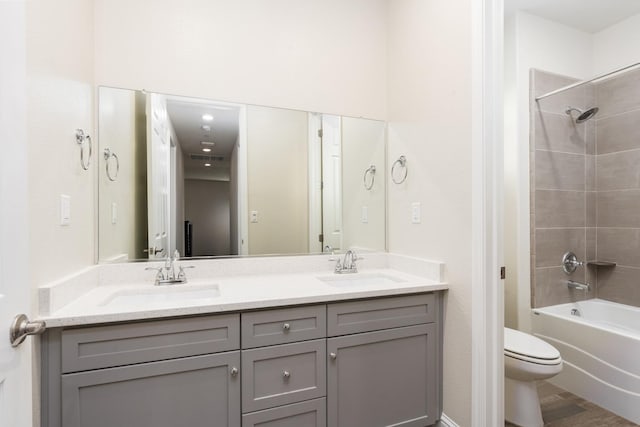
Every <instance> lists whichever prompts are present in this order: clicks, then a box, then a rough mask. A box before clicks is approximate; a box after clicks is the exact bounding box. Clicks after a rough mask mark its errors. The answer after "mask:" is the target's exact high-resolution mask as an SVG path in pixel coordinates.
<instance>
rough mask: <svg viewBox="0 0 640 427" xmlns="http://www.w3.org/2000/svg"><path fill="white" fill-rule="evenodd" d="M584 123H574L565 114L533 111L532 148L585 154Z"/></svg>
mask: <svg viewBox="0 0 640 427" xmlns="http://www.w3.org/2000/svg"><path fill="white" fill-rule="evenodd" d="M585 132H586V125H584V124H576V123H575V122H574V121H573V120H571V119H570V118H569V116H567V115H566V114H564V113H563V114H554V113H545V112H541V111H537V112H536V113H535V123H534V138H533V147H532V149H536V150H547V151H558V152H561V153H574V154H585V152H586V144H585V140H586V136H585Z"/></svg>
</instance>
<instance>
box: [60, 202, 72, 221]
mask: <svg viewBox="0 0 640 427" xmlns="http://www.w3.org/2000/svg"><path fill="white" fill-rule="evenodd" d="M70 224H71V196H67V195H66V194H61V195H60V225H70Z"/></svg>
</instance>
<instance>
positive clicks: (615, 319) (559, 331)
mask: <svg viewBox="0 0 640 427" xmlns="http://www.w3.org/2000/svg"><path fill="white" fill-rule="evenodd" d="M572 310H578V311H577V313H579V314H580V315H573V314H571V312H572ZM532 325H533V333H534V335H535V336H537V337H540V338H542V339H543V340H545V341H547V342H548V343H550V344H551V345H553V346H554V347H555V348H557V349H558V351H560V354H561V355H562V358H563V360H564V367H563V369H562V372H561V373H560V374H559V375H558V376H556V377H554V378H552V379H551V382H552V383H553V384H555V385H557V386H558V387H561V388H563V389H565V390H568V391H570V392H571V393H573V394H576V395H578V396H580V397H583V398H585V399H587V400H589V401H591V402H593V403H595V404H597V405H599V406H602V407H603V408H606V409H608V410H610V411H611V412H615V413H616V414H619V415H620V416H622V417H625V418H627V419H629V420H631V421H633V422H635V423H640V308H637V307H631V306H627V305H624V304H617V303H613V302H609V301H604V300H600V299H592V300H587V301H582V302H577V303H568V304H562V305H555V306H551V307H544V308H537V309H534V310H533V322H532Z"/></svg>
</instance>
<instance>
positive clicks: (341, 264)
mask: <svg viewBox="0 0 640 427" xmlns="http://www.w3.org/2000/svg"><path fill="white" fill-rule="evenodd" d="M360 259H362V257H358V255H356V253H355V251H353V250H351V249H349V250H348V251H347V252H345V253H344V258H343V259H342V261H341V260H340V258H338V259H337V262H336V268H335V270H334V271H335V273H336V274H347V273H357V272H358V266H357V265H356V261H358V260H360ZM329 260H330V261H334V259H333V258H330V259H329Z"/></svg>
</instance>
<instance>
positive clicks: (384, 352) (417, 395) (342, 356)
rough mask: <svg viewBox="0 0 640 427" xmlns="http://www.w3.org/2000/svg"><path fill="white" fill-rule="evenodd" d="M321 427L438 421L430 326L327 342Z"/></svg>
mask: <svg viewBox="0 0 640 427" xmlns="http://www.w3.org/2000/svg"><path fill="white" fill-rule="evenodd" d="M327 354H328V355H329V363H328V368H327V425H328V426H330V427H355V426H358V427H359V426H366V427H386V426H395V427H400V426H402V427H424V426H427V425H431V424H433V423H435V422H436V421H437V419H438V417H439V414H437V411H438V407H439V405H438V394H437V391H438V389H437V387H438V384H439V381H440V379H439V376H438V373H437V372H438V369H437V366H438V363H439V362H438V360H439V355H438V350H437V346H436V324H435V323H430V324H425V325H416V326H407V327H404V328H396V329H387V330H382V331H377V332H368V333H363V334H356V335H347V336H343V337H338V338H330V339H328V340H327Z"/></svg>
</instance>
